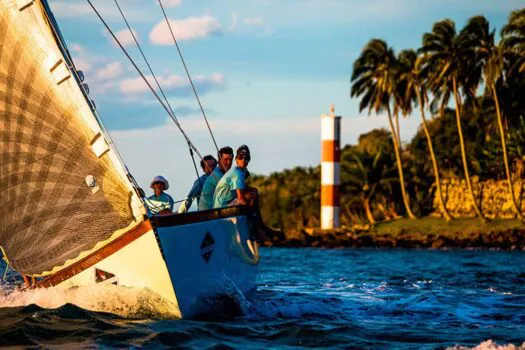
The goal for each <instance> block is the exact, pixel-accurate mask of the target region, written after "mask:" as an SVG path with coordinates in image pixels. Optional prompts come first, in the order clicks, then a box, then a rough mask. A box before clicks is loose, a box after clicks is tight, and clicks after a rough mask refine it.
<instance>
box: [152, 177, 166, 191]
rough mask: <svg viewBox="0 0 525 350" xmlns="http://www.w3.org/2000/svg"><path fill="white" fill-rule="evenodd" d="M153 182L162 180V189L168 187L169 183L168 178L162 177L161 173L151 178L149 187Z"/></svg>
mask: <svg viewBox="0 0 525 350" xmlns="http://www.w3.org/2000/svg"><path fill="white" fill-rule="evenodd" d="M154 182H162V183H163V184H164V189H165V190H167V189H168V188H170V185H169V183H168V180H166V179H165V178H164V176H161V175H158V176H155V177H154V178H153V180H151V184H150V185H149V187H151V188H153V183H154Z"/></svg>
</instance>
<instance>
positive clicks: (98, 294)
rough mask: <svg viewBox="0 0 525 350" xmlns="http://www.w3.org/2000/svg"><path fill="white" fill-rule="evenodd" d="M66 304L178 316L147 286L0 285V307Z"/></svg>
mask: <svg viewBox="0 0 525 350" xmlns="http://www.w3.org/2000/svg"><path fill="white" fill-rule="evenodd" d="M66 304H74V305H77V306H79V307H81V308H83V309H86V310H90V311H95V312H106V313H112V314H115V315H118V316H121V317H124V318H130V319H174V318H175V319H178V318H181V315H180V312H179V309H178V307H177V306H176V305H174V304H173V303H171V302H170V301H168V300H166V299H164V298H163V297H161V296H160V295H158V294H156V293H154V292H153V291H151V290H149V289H147V288H135V287H124V286H115V285H112V284H97V285H92V286H81V287H71V288H64V287H53V288H47V289H32V290H23V291H22V290H12V289H6V288H1V287H0V308H15V307H24V306H29V305H37V306H39V307H42V308H45V309H57V308H60V307H62V306H64V305H66Z"/></svg>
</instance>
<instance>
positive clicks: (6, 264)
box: [0, 245, 9, 281]
mask: <svg viewBox="0 0 525 350" xmlns="http://www.w3.org/2000/svg"><path fill="white" fill-rule="evenodd" d="M0 253H2V260H4V262H5V271H4V276H3V277H2V280H3V281H5V280H6V279H5V278H6V277H7V271H8V270H9V259H8V258H7V254H6V253H5V250H4V248H3V247H2V246H1V245H0Z"/></svg>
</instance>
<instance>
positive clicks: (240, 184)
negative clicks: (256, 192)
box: [232, 172, 247, 205]
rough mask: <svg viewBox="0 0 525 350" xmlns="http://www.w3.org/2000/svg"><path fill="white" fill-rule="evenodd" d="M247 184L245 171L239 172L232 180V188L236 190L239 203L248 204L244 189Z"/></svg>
mask: <svg viewBox="0 0 525 350" xmlns="http://www.w3.org/2000/svg"><path fill="white" fill-rule="evenodd" d="M245 188H246V184H245V183H244V172H239V173H238V176H236V177H235V178H234V179H233V181H232V190H235V192H236V193H237V201H238V202H239V204H242V205H246V204H247V202H246V199H245V198H244V189H245Z"/></svg>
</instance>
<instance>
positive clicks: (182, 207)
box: [178, 178, 202, 214]
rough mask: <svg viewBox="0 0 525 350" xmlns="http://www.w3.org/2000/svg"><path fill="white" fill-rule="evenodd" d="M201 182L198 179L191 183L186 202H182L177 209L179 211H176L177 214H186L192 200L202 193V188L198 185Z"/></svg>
mask: <svg viewBox="0 0 525 350" xmlns="http://www.w3.org/2000/svg"><path fill="white" fill-rule="evenodd" d="M201 181H202V180H201V178H198V179H197V180H196V181H195V182H194V183H193V186H191V190H190V192H189V193H188V195H187V196H186V198H185V199H186V200H185V201H184V202H182V204H181V205H180V207H179V210H178V212H179V214H182V213H186V212H187V211H188V210H190V207H191V204H192V203H193V200H194V199H195V197H197V196H198V195H199V194H200V193H201V191H202V186H201V184H200V182H201Z"/></svg>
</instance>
